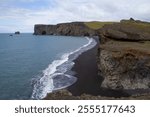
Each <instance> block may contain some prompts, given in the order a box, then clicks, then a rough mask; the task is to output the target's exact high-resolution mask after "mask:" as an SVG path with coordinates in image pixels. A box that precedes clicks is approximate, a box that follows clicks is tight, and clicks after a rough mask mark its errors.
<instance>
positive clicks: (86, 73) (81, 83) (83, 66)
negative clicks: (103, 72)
mask: <svg viewBox="0 0 150 117" xmlns="http://www.w3.org/2000/svg"><path fill="white" fill-rule="evenodd" d="M94 39H95V40H96V42H97V44H96V45H95V46H94V47H93V48H91V49H89V50H87V51H85V52H83V53H82V54H81V55H79V56H78V57H77V58H76V59H75V60H74V63H75V64H74V66H73V68H72V69H71V71H74V72H75V75H74V76H75V77H77V81H76V82H75V83H74V84H73V85H71V86H69V87H68V88H67V90H68V91H69V92H70V93H71V94H72V95H73V96H80V95H82V94H90V95H94V96H96V95H98V94H99V92H100V84H101V82H102V78H99V76H98V66H97V50H98V45H99V40H98V38H94Z"/></svg>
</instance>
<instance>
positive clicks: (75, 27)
mask: <svg viewBox="0 0 150 117" xmlns="http://www.w3.org/2000/svg"><path fill="white" fill-rule="evenodd" d="M34 34H35V35H66V36H94V35H97V34H96V31H95V30H93V29H90V28H88V27H87V26H86V25H85V24H84V23H82V22H73V23H62V24H57V25H35V27H34Z"/></svg>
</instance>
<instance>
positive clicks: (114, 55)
mask: <svg viewBox="0 0 150 117" xmlns="http://www.w3.org/2000/svg"><path fill="white" fill-rule="evenodd" d="M149 29H150V24H149V23H143V22H139V21H122V22H120V23H115V24H111V25H105V26H104V27H103V28H102V29H101V31H102V32H101V36H100V37H101V39H100V40H101V44H100V47H99V53H98V54H99V57H98V67H99V73H100V74H101V75H102V76H103V78H104V81H103V83H102V87H105V88H110V89H115V90H116V89H117V90H118V89H119V90H124V89H132V90H133V89H149V88H150V31H149Z"/></svg>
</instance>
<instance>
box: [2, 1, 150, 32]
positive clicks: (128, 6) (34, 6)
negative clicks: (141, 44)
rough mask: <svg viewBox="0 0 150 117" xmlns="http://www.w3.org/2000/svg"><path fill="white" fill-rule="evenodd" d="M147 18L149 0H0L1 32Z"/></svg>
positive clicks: (149, 19) (148, 14)
mask: <svg viewBox="0 0 150 117" xmlns="http://www.w3.org/2000/svg"><path fill="white" fill-rule="evenodd" d="M130 17H132V18H134V19H137V20H144V21H150V0H0V33H4V32H6V33H7V32H15V31H20V32H33V31H34V25H35V24H57V23H63V22H73V21H120V20H121V19H129V18H130Z"/></svg>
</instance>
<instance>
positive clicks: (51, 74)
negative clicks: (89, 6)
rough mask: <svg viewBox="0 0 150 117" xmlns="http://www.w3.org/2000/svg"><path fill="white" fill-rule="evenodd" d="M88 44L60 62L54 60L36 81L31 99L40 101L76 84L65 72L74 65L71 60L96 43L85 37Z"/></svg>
mask: <svg viewBox="0 0 150 117" xmlns="http://www.w3.org/2000/svg"><path fill="white" fill-rule="evenodd" d="M86 39H87V40H88V43H87V44H85V45H83V46H82V47H80V48H78V49H76V50H75V51H73V52H70V53H65V54H64V55H62V56H61V58H60V60H54V61H53V62H52V63H51V64H50V65H49V66H48V67H47V68H46V69H45V70H43V76H42V77H41V78H39V79H37V80H36V82H35V84H34V87H33V93H32V97H31V98H32V99H42V98H44V97H45V96H46V95H47V93H50V92H52V91H54V90H58V89H63V88H66V87H68V86H70V85H72V84H73V83H75V82H76V80H77V78H75V77H74V76H71V75H69V74H67V73H66V72H67V71H68V70H70V69H71V68H72V66H73V65H74V62H73V60H74V59H76V58H77V57H78V56H79V55H80V54H81V53H83V52H84V51H86V50H88V49H91V48H93V47H94V46H95V45H96V41H95V40H94V39H92V38H88V37H86Z"/></svg>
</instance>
